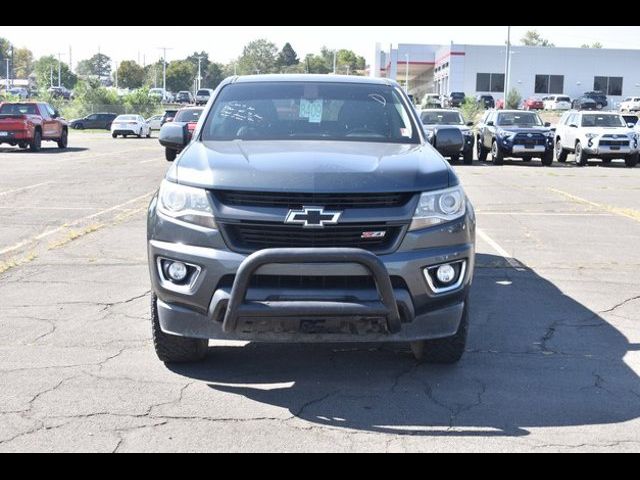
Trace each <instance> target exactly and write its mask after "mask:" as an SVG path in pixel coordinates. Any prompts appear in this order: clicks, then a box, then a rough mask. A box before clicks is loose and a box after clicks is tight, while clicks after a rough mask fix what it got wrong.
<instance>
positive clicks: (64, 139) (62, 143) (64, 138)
mask: <svg viewBox="0 0 640 480" xmlns="http://www.w3.org/2000/svg"><path fill="white" fill-rule="evenodd" d="M67 145H69V133H68V132H67V131H66V130H63V131H62V135H60V139H59V140H58V148H59V149H60V150H64V149H65V148H67Z"/></svg>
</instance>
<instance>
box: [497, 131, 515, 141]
mask: <svg viewBox="0 0 640 480" xmlns="http://www.w3.org/2000/svg"><path fill="white" fill-rule="evenodd" d="M500 136H501V137H502V138H503V139H505V140H512V139H513V137H515V136H516V134H515V132H500Z"/></svg>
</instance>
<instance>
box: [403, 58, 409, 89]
mask: <svg viewBox="0 0 640 480" xmlns="http://www.w3.org/2000/svg"><path fill="white" fill-rule="evenodd" d="M404 58H405V71H404V90H405V92H407V93H409V54H408V53H407V54H405V56H404Z"/></svg>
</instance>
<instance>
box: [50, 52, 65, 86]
mask: <svg viewBox="0 0 640 480" xmlns="http://www.w3.org/2000/svg"><path fill="white" fill-rule="evenodd" d="M62 55H66V54H65V53H64V52H62V53H61V52H58V86H59V87H61V86H62V60H61V58H60V57H62ZM51 83H52V84H53V81H52V82H51Z"/></svg>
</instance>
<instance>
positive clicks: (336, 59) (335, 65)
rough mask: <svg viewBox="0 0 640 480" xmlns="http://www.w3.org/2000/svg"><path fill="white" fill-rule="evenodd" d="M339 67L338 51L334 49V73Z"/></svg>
mask: <svg viewBox="0 0 640 480" xmlns="http://www.w3.org/2000/svg"><path fill="white" fill-rule="evenodd" d="M337 67H338V51H337V50H334V51H333V74H334V75H335V74H336V73H337V72H336V69H337Z"/></svg>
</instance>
